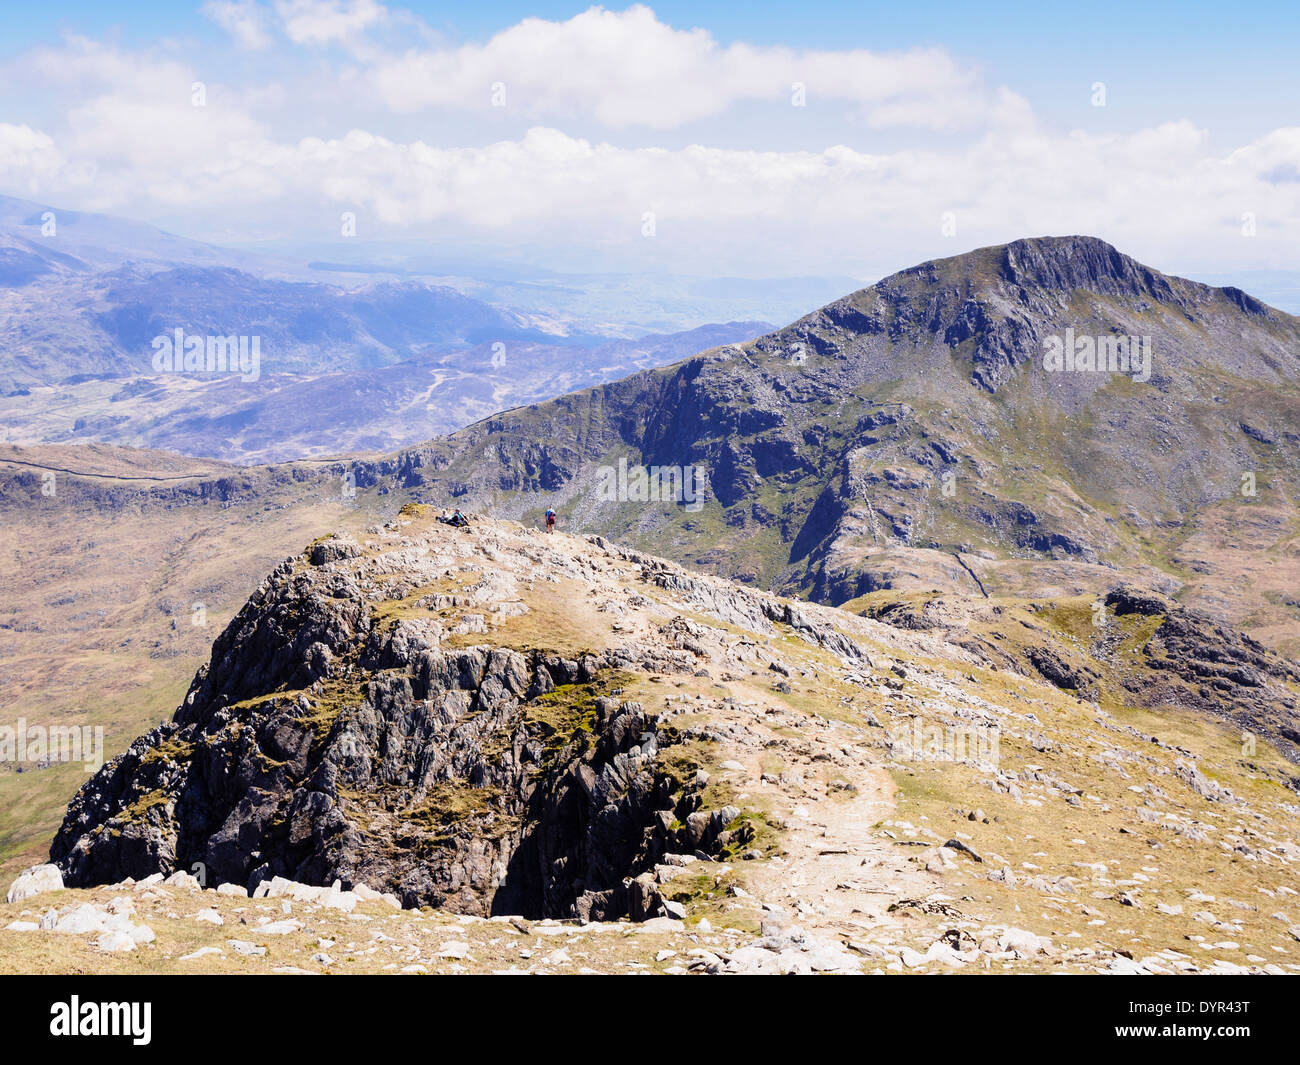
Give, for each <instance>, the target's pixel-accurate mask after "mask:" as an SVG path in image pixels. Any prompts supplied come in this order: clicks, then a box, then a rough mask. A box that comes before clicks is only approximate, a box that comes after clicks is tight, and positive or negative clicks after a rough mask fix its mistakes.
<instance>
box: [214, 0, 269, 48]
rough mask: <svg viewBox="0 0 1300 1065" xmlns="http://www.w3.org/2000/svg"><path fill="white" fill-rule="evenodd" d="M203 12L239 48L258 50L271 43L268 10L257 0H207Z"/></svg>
mask: <svg viewBox="0 0 1300 1065" xmlns="http://www.w3.org/2000/svg"><path fill="white" fill-rule="evenodd" d="M203 13H204V14H205V15H206V16H207V17H208V18H210V19H211V20H212V21H213V22H215V23H216V24H217V25H218V26H220V27H221V28H222V29H223V30H225V31H226V32H227V33H228V34H230V36H231V37H233V38H234V39H235V42H236V43H237V44H238V45H239V46H240V47H241V48H247V49H249V50H250V51H260V50H261V49H263V48H267V47H269V46H270V44H271V34H270V31H269V29H268V23H269V21H270V20H269V18H268V12H267V10H266V8H264V7H263V6H262V5H261V4H259V3H257V0H208V2H207V3H205V4H204V5H203Z"/></svg>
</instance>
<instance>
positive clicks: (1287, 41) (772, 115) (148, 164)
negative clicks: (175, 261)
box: [0, 0, 1300, 276]
mask: <svg viewBox="0 0 1300 1065" xmlns="http://www.w3.org/2000/svg"><path fill="white" fill-rule="evenodd" d="M524 20H531V21H524ZM1298 23H1300V10H1298V9H1297V8H1295V7H1294V6H1288V5H1285V4H1281V3H1276V4H1274V3H1260V4H1242V5H1224V4H1210V3H1181V4H1166V3H1156V4H1138V3H1113V2H1105V0H1103V2H1097V3H1090V4H1087V5H1039V4H1016V3H980V4H970V3H961V4H959V3H930V4H910V5H900V4H897V3H890V4H874V5H867V4H853V3H817V2H806V3H799V4H790V3H786V4H762V3H757V4H743V5H741V4H735V3H726V4H724V3H713V2H695V3H676V2H673V3H658V4H653V5H651V6H650V9H645V8H640V9H638V8H628V7H619V6H611V7H610V8H608V9H606V10H605V11H604V12H600V11H595V10H589V9H588V8H586V7H584V6H582V5H573V4H568V5H562V4H555V3H541V4H527V5H525V4H519V3H513V2H510V3H477V4H474V5H463V6H462V5H445V4H428V3H420V2H409V3H391V4H384V3H381V2H380V0H265V2H257V0H209V2H208V3H197V4H186V3H179V4H178V3H174V2H169V3H161V2H143V3H135V4H132V5H131V7H130V9H129V11H127V12H122V11H121V10H120V9H119V10H117V11H114V10H111V8H110V6H109V5H102V4H96V3H89V2H80V3H76V2H68V3H52V4H48V5H45V6H42V7H36V6H30V5H23V6H22V7H21V8H19V9H17V10H15V11H12V12H6V16H5V33H4V38H3V43H2V44H0V105H2V106H0V192H5V193H8V194H11V195H17V196H23V197H26V198H31V199H38V200H41V201H42V202H49V203H53V204H56V205H60V206H66V207H71V208H79V209H88V210H102V211H106V212H110V213H120V214H124V215H127V216H129V217H135V218H140V219H142V220H145V221H151V222H154V223H156V224H161V225H166V226H168V227H170V228H173V229H178V230H180V231H182V232H185V233H186V234H187V235H192V236H196V237H200V238H205V239H217V240H225V241H234V242H238V241H264V240H276V241H281V242H285V241H288V242H294V241H298V242H302V243H313V242H318V241H321V240H331V239H336V238H337V236H338V233H337V232H335V231H336V230H338V229H339V225H338V220H339V218H340V216H342V215H343V214H344V213H347V212H351V213H352V214H354V215H355V216H356V217H357V218H358V219H359V220H360V224H361V231H362V233H363V234H364V235H365V236H367V237H371V238H375V239H380V240H393V241H398V240H405V239H416V240H439V241H445V242H460V243H463V244H465V245H466V246H474V247H476V248H480V249H487V250H492V249H498V250H505V251H506V252H508V253H509V254H511V255H516V256H522V257H525V258H531V259H534V260H537V261H546V262H548V263H549V264H551V265H559V266H566V265H571V264H573V263H575V262H576V263H582V262H590V263H591V264H593V265H595V266H598V267H600V268H610V269H639V268H658V269H663V268H668V267H670V266H671V267H673V268H675V269H678V270H679V272H691V271H690V270H687V269H685V268H686V267H693V268H696V269H698V270H700V271H701V272H718V273H728V272H730V273H735V272H742V273H743V272H748V273H753V274H759V275H764V276H780V275H781V274H783V273H808V272H825V273H843V272H848V273H852V274H854V275H855V276H870V275H871V274H872V273H873V272H876V271H878V270H880V269H884V268H887V267H890V266H901V265H904V264H906V263H908V262H912V261H916V260H918V259H920V258H924V257H930V256H932V255H935V254H941V253H943V252H944V251H945V250H951V251H957V250H961V248H964V247H969V246H971V245H973V244H978V243H991V242H995V241H1000V240H1004V239H1012V238H1014V237H1016V236H1023V235H1035V234H1041V233H1051V232H1067V231H1070V232H1074V231H1086V232H1093V233H1096V234H1097V235H1100V236H1103V237H1105V238H1107V239H1110V240H1112V242H1114V243H1116V244H1118V245H1120V246H1121V247H1124V248H1125V250H1131V251H1133V252H1134V253H1136V254H1139V255H1140V256H1146V257H1147V258H1148V259H1149V260H1151V261H1154V262H1155V263H1156V264H1157V265H1171V264H1172V265H1175V266H1185V267H1189V268H1190V267H1195V268H1200V269H1209V268H1213V267H1222V268H1224V269H1290V268H1295V267H1296V266H1297V265H1300V264H1297V263H1296V262H1295V252H1294V250H1293V249H1295V248H1296V247H1297V246H1298V245H1297V237H1300V203H1298V202H1297V201H1298V193H1300V119H1298V118H1297V116H1296V101H1298V100H1300V64H1297V63H1296V61H1295V55H1296V45H1297V43H1300V33H1297V29H1298V28H1300V26H1298ZM195 82H202V84H203V87H204V92H205V94H206V95H205V98H204V102H203V106H202V108H196V107H194V106H193V105H192V101H191V100H190V98H189V97H190V87H191V85H192V84H193V83H195ZM796 82H797V83H798V84H800V85H803V84H805V83H806V98H805V99H804V100H803V101H802V104H801V105H798V106H796V105H795V104H794V101H793V97H792V93H791V90H792V88H793V86H794V84H795V83H796ZM1098 82H1100V83H1104V86H1105V90H1104V91H1105V105H1104V106H1095V104H1096V100H1095V94H1094V90H1093V85H1094V83H1098ZM496 84H500V85H502V86H503V88H504V99H503V101H501V103H502V105H501V106H490V105H489V103H488V93H489V89H490V87H491V86H492V85H496ZM649 216H653V224H652V225H651V226H650V230H651V231H652V232H651V234H650V235H653V236H654V237H655V240H653V241H650V240H647V239H644V238H645V237H646V236H647V234H646V233H645V232H644V230H645V228H646V224H645V222H644V219H645V218H647V217H649ZM1248 219H1249V221H1247V220H1248ZM1248 230H1249V232H1248Z"/></svg>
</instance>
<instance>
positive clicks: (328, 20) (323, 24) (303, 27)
mask: <svg viewBox="0 0 1300 1065" xmlns="http://www.w3.org/2000/svg"><path fill="white" fill-rule="evenodd" d="M275 11H276V14H277V15H278V16H279V17H280V21H281V22H282V23H283V25H284V32H285V33H286V35H287V36H288V37H289V40H291V41H293V42H294V44H311V45H325V44H334V43H340V42H343V43H346V42H349V41H352V40H354V39H355V38H356V37H358V36H360V35H361V34H363V33H365V31H366V30H368V29H370V28H371V27H373V26H376V25H378V24H379V23H381V22H383V21H385V19H386V16H387V12H386V11H385V9H384V7H383V5H382V4H379V3H376V2H375V0H276V4H275Z"/></svg>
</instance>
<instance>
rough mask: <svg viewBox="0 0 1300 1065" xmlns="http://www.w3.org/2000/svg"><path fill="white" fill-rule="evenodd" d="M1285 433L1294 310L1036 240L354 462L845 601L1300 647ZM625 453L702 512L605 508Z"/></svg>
mask: <svg viewBox="0 0 1300 1065" xmlns="http://www.w3.org/2000/svg"><path fill="white" fill-rule="evenodd" d="M1067 345H1068V347H1069V351H1068V354H1067V353H1066V351H1065V349H1066V347H1067ZM1297 425H1300V319H1296V318H1294V317H1292V316H1290V315H1287V314H1285V313H1283V312H1281V311H1277V310H1274V309H1272V308H1270V307H1267V306H1265V305H1264V304H1262V303H1260V302H1258V301H1257V300H1254V299H1252V298H1251V297H1249V296H1247V295H1245V294H1244V293H1242V292H1240V291H1239V290H1237V289H1231V288H1213V287H1211V286H1208V285H1202V284H1198V283H1196V282H1193V281H1188V280H1184V279H1182V278H1177V277H1171V276H1167V275H1165V274H1162V273H1160V272H1159V271H1157V270H1154V269H1152V268H1150V267H1147V266H1144V265H1142V264H1141V263H1138V262H1137V261H1136V260H1134V259H1132V258H1130V257H1128V256H1126V255H1123V254H1121V253H1120V252H1118V251H1117V250H1116V249H1114V248H1113V247H1111V246H1110V245H1108V244H1106V243H1105V242H1103V241H1101V240H1098V239H1096V238H1091V237H1044V238H1035V239H1028V240H1019V241H1015V242H1013V243H1011V244H1007V245H1002V246H998V247H991V248H983V249H979V250H977V251H972V252H969V253H967V254H964V255H959V256H955V257H953V258H950V259H941V260H936V261H934V262H930V263H925V264H923V265H921V266H917V267H913V268H911V269H908V270H904V271H902V272H900V273H897V274H894V275H891V276H890V277H887V278H885V279H884V280H882V281H880V282H879V283H878V284H876V285H873V286H871V287H870V288H867V289H863V290H861V291H859V292H855V293H853V294H851V295H849V296H845V297H844V298H842V299H840V300H837V301H835V302H834V303H831V304H829V305H827V306H826V307H823V308H821V309H820V310H818V311H815V312H814V313H812V314H809V315H807V316H805V317H804V318H801V319H799V320H798V321H797V322H794V323H793V324H791V325H790V326H788V327H786V328H784V329H781V330H778V331H776V332H773V333H769V334H767V335H765V336H762V337H759V338H758V339H756V340H753V341H751V342H749V343H745V344H737V345H730V346H725V347H720V348H714V349H711V350H709V351H706V352H704V353H702V354H700V355H697V356H695V357H693V358H690V359H687V360H685V361H683V362H680V363H677V364H675V365H673V366H670V367H667V368H664V369H660V370H653V371H646V372H643V373H639V374H635V375H633V376H631V377H628V378H625V379H623V380H621V381H617V382H614V383H612V384H608V385H602V386H600V387H597V388H592V389H587V390H584V391H580V392H575V393H572V394H570V395H567V396H564V397H562V398H560V399H557V400H554V401H552V402H549V403H544V404H539V405H535V406H529V407H522V408H517V409H514V410H511V411H507V412H505V413H503V414H500V415H497V416H495V417H492V418H489V419H486V420H484V421H482V422H479V423H477V424H476V425H473V426H470V427H469V428H466V429H464V430H462V431H460V432H458V433H456V434H454V435H452V436H450V437H448V438H446V439H445V440H439V441H435V442H432V443H430V444H428V445H425V446H423V447H419V448H415V449H411V450H408V451H403V452H400V453H398V454H397V455H395V456H393V457H391V458H388V459H384V460H380V461H376V462H363V463H360V464H356V465H355V466H354V467H353V468H354V469H355V471H356V474H357V476H358V478H359V482H360V483H364V484H381V485H389V486H397V487H402V488H406V489H408V490H411V491H414V492H416V493H418V494H421V495H423V496H424V497H425V498H428V499H430V500H431V501H437V502H446V501H450V500H452V499H455V500H457V501H459V502H460V503H461V505H462V506H466V505H468V506H470V507H475V508H480V509H491V510H492V512H493V513H497V514H504V515H508V516H516V517H521V518H524V519H526V520H534V519H535V518H536V516H537V515H539V514H540V513H541V511H542V510H543V509H544V508H545V507H547V506H551V507H554V508H556V509H557V510H559V511H560V512H561V513H562V514H563V515H564V517H565V519H566V520H567V521H568V523H569V525H570V527H576V528H582V529H586V530H589V531H594V532H599V533H602V534H604V535H610V536H614V537H617V538H619V539H621V540H623V541H625V542H630V543H634V544H637V545H639V546H641V547H644V548H646V549H650V550H655V551H658V552H660V553H662V554H665V555H668V556H670V557H673V558H676V559H678V560H680V561H683V562H688V563H690V564H693V565H697V566H701V567H703V568H705V569H709V570H711V571H713V572H715V573H718V574H720V575H723V576H727V577H731V578H734V579H737V580H740V581H743V582H747V583H750V584H755V585H759V586H762V587H767V588H771V589H774V590H777V591H782V592H785V593H787V594H797V595H801V596H804V597H808V598H812V599H815V600H818V601H822V602H828V603H832V604H845V603H848V602H850V601H856V600H858V599H859V598H860V597H862V596H866V595H871V594H873V593H877V592H891V593H898V592H929V591H932V590H946V591H957V592H961V593H964V594H972V595H976V596H997V595H998V594H1035V593H1037V594H1044V595H1052V594H1057V593H1060V592H1071V593H1082V592H1091V593H1099V594H1104V593H1106V592H1107V591H1109V590H1111V589H1113V588H1114V587H1115V586H1116V585H1117V584H1118V583H1120V580H1121V575H1122V576H1123V579H1125V580H1128V581H1130V582H1132V581H1137V582H1138V583H1140V584H1143V585H1145V586H1147V587H1149V588H1150V589H1151V590H1153V591H1156V592H1159V593H1162V594H1172V595H1177V596H1178V597H1179V598H1180V599H1182V600H1183V601H1185V602H1186V603H1187V604H1188V605H1192V606H1196V607H1198V608H1202V609H1205V610H1207V611H1209V612H1211V613H1213V614H1216V615H1217V616H1219V617H1221V618H1223V619H1225V620H1230V621H1233V622H1243V621H1246V620H1247V619H1249V623H1250V624H1251V625H1252V626H1253V630H1252V631H1255V632H1256V633H1257V634H1259V635H1261V636H1262V637H1265V638H1276V639H1278V640H1280V641H1281V644H1279V646H1283V647H1284V648H1290V649H1295V648H1296V646H1298V645H1297V642H1296V641H1295V639H1294V637H1292V636H1290V635H1288V634H1287V633H1288V632H1289V630H1290V628H1291V625H1292V624H1293V622H1294V621H1295V620H1296V615H1295V608H1293V607H1288V606H1286V605H1285V603H1286V602H1287V601H1288V600H1287V597H1288V596H1289V595H1290V593H1289V591H1288V590H1287V589H1288V588H1289V587H1290V586H1291V583H1293V578H1295V577H1296V576H1297V574H1296V573H1295V569H1294V562H1293V559H1294V557H1295V552H1294V551H1293V550H1292V546H1291V541H1292V532H1291V529H1292V527H1293V526H1292V523H1293V522H1294V520H1295V518H1296V517H1297V513H1296V511H1295V506H1294V503H1293V501H1294V500H1295V499H1297V498H1298V497H1300V485H1297V483H1296V471H1297V469H1300V462H1297V459H1300V453H1298V448H1300V432H1298V431H1297V429H1296V426H1297ZM620 462H624V463H626V464H628V465H630V466H632V467H635V466H641V467H644V468H646V469H654V468H658V469H661V470H679V471H685V470H697V471H703V474H704V475H706V476H707V483H708V493H707V498H705V499H704V500H703V502H702V505H701V506H691V507H687V506H684V505H683V501H682V500H680V499H667V500H664V499H659V500H644V499H643V500H638V499H631V498H624V499H619V498H613V499H611V498H608V496H609V495H610V493H609V492H607V491H602V490H601V485H602V484H605V483H608V481H609V475H608V471H609V470H610V469H613V468H617V467H619V464H620ZM1261 557H1263V558H1267V559H1268V560H1269V561H1270V562H1271V563H1272V565H1270V566H1269V567H1261V566H1259V565H1258V564H1257V563H1258V560H1259V559H1260V558H1261Z"/></svg>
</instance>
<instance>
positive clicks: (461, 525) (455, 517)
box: [438, 507, 469, 529]
mask: <svg viewBox="0 0 1300 1065" xmlns="http://www.w3.org/2000/svg"><path fill="white" fill-rule="evenodd" d="M438 520H439V521H440V522H442V523H443V525H451V526H454V527H455V528H457V529H468V528H469V518H467V517H465V515H464V514H462V513H461V512H460V508H459V507H458V508H456V510H454V511H452V515H451V517H450V518H449V517H447V515H446V513H445V512H444V513H442V514H439V515H438Z"/></svg>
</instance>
